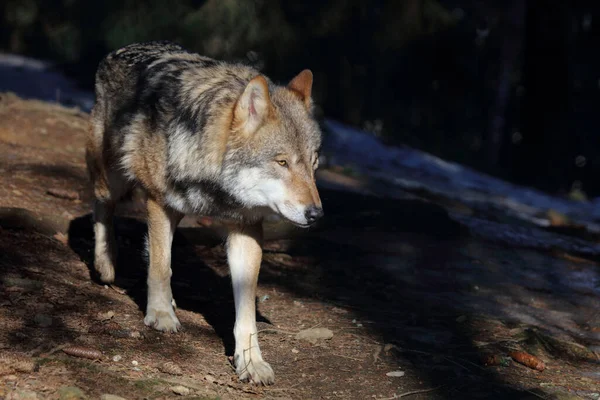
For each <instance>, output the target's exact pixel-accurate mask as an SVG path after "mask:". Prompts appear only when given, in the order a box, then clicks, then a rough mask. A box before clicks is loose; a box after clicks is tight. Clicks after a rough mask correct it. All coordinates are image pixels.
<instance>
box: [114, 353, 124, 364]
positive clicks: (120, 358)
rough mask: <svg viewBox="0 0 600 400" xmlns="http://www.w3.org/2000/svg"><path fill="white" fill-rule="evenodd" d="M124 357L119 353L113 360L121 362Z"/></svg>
mask: <svg viewBox="0 0 600 400" xmlns="http://www.w3.org/2000/svg"><path fill="white" fill-rule="evenodd" d="M122 359H123V357H121V356H120V355H118V354H117V355H116V356H114V357H113V358H112V360H113V361H114V362H119V361H121V360H122Z"/></svg>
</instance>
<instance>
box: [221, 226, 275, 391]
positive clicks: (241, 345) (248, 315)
mask: <svg viewBox="0 0 600 400" xmlns="http://www.w3.org/2000/svg"><path fill="white" fill-rule="evenodd" d="M261 245H262V224H260V223H259V224H256V225H251V226H250V225H246V226H242V227H238V228H237V229H234V230H233V231H232V232H231V233H230V234H229V238H228V239H227V259H228V261H229V269H230V271H231V281H232V283H233V296H234V300H235V327H234V329H233V334H234V336H235V355H234V362H235V368H236V371H237V373H238V375H239V377H240V379H241V380H251V381H253V382H254V383H258V384H263V385H269V384H272V383H273V382H274V381H275V375H274V374H273V369H271V366H270V365H269V364H268V363H267V362H265V361H264V360H263V358H262V354H261V353H260V348H259V347H258V337H257V332H256V306H255V299H256V284H257V282H258V271H259V269H260V263H261V260H262V248H261Z"/></svg>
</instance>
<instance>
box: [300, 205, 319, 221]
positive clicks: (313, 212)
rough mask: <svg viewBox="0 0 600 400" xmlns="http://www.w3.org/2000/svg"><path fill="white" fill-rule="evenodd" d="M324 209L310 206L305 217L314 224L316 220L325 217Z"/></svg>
mask: <svg viewBox="0 0 600 400" xmlns="http://www.w3.org/2000/svg"><path fill="white" fill-rule="evenodd" d="M323 214H324V213H323V209H322V208H321V207H317V206H310V207H308V208H307V209H306V211H305V212H304V217H305V218H306V221H307V222H308V223H309V224H312V223H314V222H315V221H316V220H318V219H319V218H321V217H322V216H323Z"/></svg>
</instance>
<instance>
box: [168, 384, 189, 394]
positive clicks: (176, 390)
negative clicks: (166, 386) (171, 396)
mask: <svg viewBox="0 0 600 400" xmlns="http://www.w3.org/2000/svg"><path fill="white" fill-rule="evenodd" d="M171 391H172V392H173V393H175V394H178V395H180V396H187V395H188V394H190V389H188V388H186V387H185V386H181V385H177V386H171Z"/></svg>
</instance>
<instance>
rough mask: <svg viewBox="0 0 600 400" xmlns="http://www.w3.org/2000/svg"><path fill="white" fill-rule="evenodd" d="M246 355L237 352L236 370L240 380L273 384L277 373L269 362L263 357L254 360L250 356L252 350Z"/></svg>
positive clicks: (235, 358)
mask: <svg viewBox="0 0 600 400" xmlns="http://www.w3.org/2000/svg"><path fill="white" fill-rule="evenodd" d="M246 353H248V354H247V355H246V357H244V356H242V355H239V354H236V355H235V357H234V360H235V371H236V372H237V374H238V376H239V377H240V380H242V381H251V382H253V383H255V384H257V385H272V384H273V383H274V382H275V373H273V368H271V366H270V365H269V363H268V362H266V361H263V360H262V359H257V360H253V359H252V358H251V357H249V353H250V352H248V351H247V352H246Z"/></svg>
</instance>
